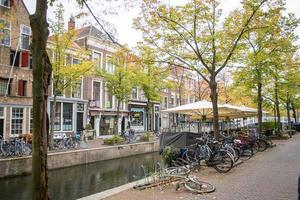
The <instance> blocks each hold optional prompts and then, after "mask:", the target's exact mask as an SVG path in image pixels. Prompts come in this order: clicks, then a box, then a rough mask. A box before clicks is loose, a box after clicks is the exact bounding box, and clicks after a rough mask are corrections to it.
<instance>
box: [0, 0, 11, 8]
mask: <svg viewBox="0 0 300 200" xmlns="http://www.w3.org/2000/svg"><path fill="white" fill-rule="evenodd" d="M0 6H2V7H4V8H10V7H11V5H10V0H8V6H6V5H3V4H2V1H1V0H0Z"/></svg>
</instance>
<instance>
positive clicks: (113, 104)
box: [104, 84, 115, 109]
mask: <svg viewBox="0 0 300 200" xmlns="http://www.w3.org/2000/svg"><path fill="white" fill-rule="evenodd" d="M107 90H108V88H107V87H106V84H105V88H104V108H105V109H114V108H115V95H113V94H111V93H110V95H111V96H112V98H111V100H112V102H111V108H107V107H106V91H107Z"/></svg>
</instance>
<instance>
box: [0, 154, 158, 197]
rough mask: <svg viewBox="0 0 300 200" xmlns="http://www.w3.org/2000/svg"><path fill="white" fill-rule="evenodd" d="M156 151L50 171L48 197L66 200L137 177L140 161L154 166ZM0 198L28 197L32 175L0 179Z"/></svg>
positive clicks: (139, 176) (150, 169) (140, 176)
mask: <svg viewBox="0 0 300 200" xmlns="http://www.w3.org/2000/svg"><path fill="white" fill-rule="evenodd" d="M159 160H160V157H159V155H158V153H151V154H144V155H138V156H134V157H127V158H122V159H116V160H109V161H100V162H97V163H92V164H87V165H80V166H74V167H69V168H63V169H58V170H53V171H50V172H49V193H50V199H53V200H60V199H62V200H68V199H76V198H80V197H84V196H87V195H91V194H94V193H97V192H101V191H104V190H107V189H110V188H113V187H117V186H120V185H122V184H125V183H128V182H132V181H134V180H135V179H140V178H142V176H143V173H142V170H141V165H144V166H146V167H147V168H148V169H149V171H153V170H154V165H155V163H156V161H159ZM0 191H1V192H0V199H3V200H14V199H16V200H23V199H24V200H27V199H31V176H20V177H15V178H7V179H0Z"/></svg>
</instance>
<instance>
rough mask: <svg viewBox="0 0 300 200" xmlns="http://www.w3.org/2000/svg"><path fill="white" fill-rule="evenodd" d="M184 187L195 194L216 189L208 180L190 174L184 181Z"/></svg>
mask: <svg viewBox="0 0 300 200" xmlns="http://www.w3.org/2000/svg"><path fill="white" fill-rule="evenodd" d="M184 187H185V188H186V189H187V190H189V191H191V192H193V193H197V194H204V193H211V192H214V191H215V190H216V187H215V186H214V185H213V184H211V183H208V182H204V181H200V180H199V179H198V178H197V177H194V176H190V177H188V178H187V180H186V181H185V183H184Z"/></svg>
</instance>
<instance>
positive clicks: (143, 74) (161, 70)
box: [137, 46, 172, 131]
mask: <svg viewBox="0 0 300 200" xmlns="http://www.w3.org/2000/svg"><path fill="white" fill-rule="evenodd" d="M157 56H158V55H156V54H155V51H153V49H151V48H149V47H146V46H142V47H141V48H140V58H139V60H140V61H139V63H140V69H139V70H138V72H137V77H138V79H137V80H138V85H139V86H140V88H141V89H142V90H143V92H144V94H145V97H146V98H147V107H146V112H147V130H148V131H149V130H151V129H152V126H151V120H150V119H151V117H150V116H151V115H150V114H151V109H152V108H153V103H154V102H155V101H160V100H161V92H162V90H164V89H169V88H172V84H171V82H169V81H168V80H167V77H168V75H169V67H162V66H160V65H159V63H157V62H153V60H154V59H155V58H156V57H157Z"/></svg>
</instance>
